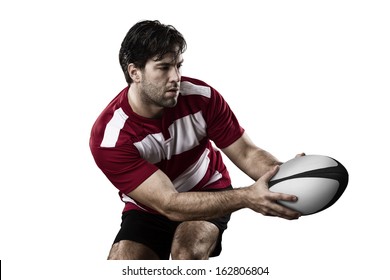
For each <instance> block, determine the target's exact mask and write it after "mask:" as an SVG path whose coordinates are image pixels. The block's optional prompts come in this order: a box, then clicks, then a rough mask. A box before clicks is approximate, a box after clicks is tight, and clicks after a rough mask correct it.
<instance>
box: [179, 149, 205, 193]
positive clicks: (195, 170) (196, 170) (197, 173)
mask: <svg viewBox="0 0 390 280" xmlns="http://www.w3.org/2000/svg"><path fill="white" fill-rule="evenodd" d="M209 153H210V150H209V149H205V151H204V152H203V154H202V155H201V156H200V157H199V159H198V161H197V162H195V163H194V164H193V165H191V166H190V167H188V168H187V170H185V171H184V172H183V173H182V174H180V176H179V177H177V178H176V179H175V180H174V181H173V182H172V183H173V185H174V186H175V189H176V190H177V191H178V192H186V191H189V190H191V189H192V188H193V187H195V186H196V184H198V183H199V182H200V180H202V178H203V177H204V175H206V172H207V169H208V167H209V163H210V159H209V157H208V156H209Z"/></svg>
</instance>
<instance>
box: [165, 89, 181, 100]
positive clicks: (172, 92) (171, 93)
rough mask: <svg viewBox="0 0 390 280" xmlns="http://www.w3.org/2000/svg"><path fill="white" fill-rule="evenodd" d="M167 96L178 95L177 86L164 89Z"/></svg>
mask: <svg viewBox="0 0 390 280" xmlns="http://www.w3.org/2000/svg"><path fill="white" fill-rule="evenodd" d="M166 93H167V94H168V96H167V97H175V98H176V97H177V96H178V95H179V88H170V89H168V90H167V91H166Z"/></svg>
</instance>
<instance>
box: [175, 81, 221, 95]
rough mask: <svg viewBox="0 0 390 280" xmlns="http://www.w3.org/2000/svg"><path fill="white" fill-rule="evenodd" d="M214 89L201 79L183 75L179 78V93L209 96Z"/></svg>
mask: <svg viewBox="0 0 390 280" xmlns="http://www.w3.org/2000/svg"><path fill="white" fill-rule="evenodd" d="M214 91H215V90H214V88H212V87H211V86H210V85H209V84H207V83H205V82H204V81H202V80H199V79H195V78H190V77H184V76H183V77H182V79H181V83H180V93H181V95H183V96H186V95H199V96H203V97H207V98H210V97H211V96H212V94H213V92H214Z"/></svg>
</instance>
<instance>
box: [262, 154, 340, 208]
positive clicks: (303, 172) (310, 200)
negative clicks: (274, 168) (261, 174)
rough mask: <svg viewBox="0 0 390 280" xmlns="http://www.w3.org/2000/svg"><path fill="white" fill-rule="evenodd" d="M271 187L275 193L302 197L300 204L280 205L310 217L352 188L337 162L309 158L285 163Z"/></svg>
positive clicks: (325, 157)
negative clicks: (348, 186)
mask: <svg viewBox="0 0 390 280" xmlns="http://www.w3.org/2000/svg"><path fill="white" fill-rule="evenodd" d="M268 185H269V189H270V191H272V192H279V193H287V194H293V195H295V196H297V197H298V200H297V201H296V202H289V201H278V203H280V204H282V205H284V206H286V207H288V208H291V209H294V210H296V211H298V212H300V213H302V215H310V214H314V213H318V212H320V211H322V210H325V209H326V208H328V207H330V206H331V205H333V204H334V203H335V202H336V201H337V200H338V199H339V198H340V196H341V195H342V194H343V192H344V190H345V189H346V187H347V185H348V171H347V170H346V169H345V167H344V166H343V165H342V164H341V163H340V162H338V161H337V160H335V159H333V158H330V157H327V156H321V155H306V156H301V157H297V158H293V159H291V160H289V161H287V162H285V163H283V164H282V165H281V166H280V168H279V170H278V172H277V173H276V174H275V176H274V177H272V178H271V180H270V181H269V183H268Z"/></svg>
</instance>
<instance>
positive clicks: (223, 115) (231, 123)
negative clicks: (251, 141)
mask: <svg viewBox="0 0 390 280" xmlns="http://www.w3.org/2000/svg"><path fill="white" fill-rule="evenodd" d="M206 121H207V133H208V135H209V138H210V139H211V140H212V141H213V142H214V143H215V144H216V145H217V147H218V148H221V149H222V148H226V147H228V146H229V145H231V144H233V143H234V142H235V141H236V140H238V139H239V138H240V137H241V136H242V134H243V133H244V129H243V128H242V127H241V126H240V124H239V122H238V120H237V118H236V116H235V115H234V113H233V111H232V110H231V109H230V107H229V105H228V104H227V102H226V101H225V100H224V98H223V97H222V95H221V94H220V93H219V92H218V91H216V90H215V89H213V88H211V95H210V102H209V104H208V108H207V112H206Z"/></svg>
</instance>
